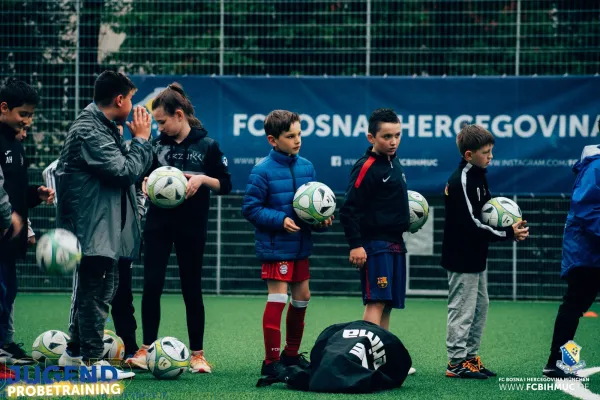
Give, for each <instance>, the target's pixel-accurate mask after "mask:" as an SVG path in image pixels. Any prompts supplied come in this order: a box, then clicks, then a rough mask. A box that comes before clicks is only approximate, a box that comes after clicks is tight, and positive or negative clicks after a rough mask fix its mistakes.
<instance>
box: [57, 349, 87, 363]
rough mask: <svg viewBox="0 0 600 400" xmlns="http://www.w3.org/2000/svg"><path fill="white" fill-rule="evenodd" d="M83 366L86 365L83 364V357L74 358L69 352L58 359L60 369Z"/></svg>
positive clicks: (65, 352)
mask: <svg viewBox="0 0 600 400" xmlns="http://www.w3.org/2000/svg"><path fill="white" fill-rule="evenodd" d="M83 365H85V364H84V363H83V357H82V356H78V357H73V356H72V355H71V354H69V350H65V351H64V353H62V354H61V355H60V358H59V359H58V366H59V367H81V366H83Z"/></svg>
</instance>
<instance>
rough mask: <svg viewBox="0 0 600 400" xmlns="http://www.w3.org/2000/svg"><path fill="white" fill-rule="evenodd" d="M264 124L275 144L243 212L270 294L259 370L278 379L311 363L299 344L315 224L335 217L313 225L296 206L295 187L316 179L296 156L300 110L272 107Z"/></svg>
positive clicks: (251, 181)
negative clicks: (288, 370) (283, 327)
mask: <svg viewBox="0 0 600 400" xmlns="http://www.w3.org/2000/svg"><path fill="white" fill-rule="evenodd" d="M264 127H265V133H266V136H267V140H268V141H269V144H270V145H271V146H273V149H272V150H271V152H270V153H269V155H268V156H267V157H265V158H264V159H263V160H262V161H261V162H259V163H258V164H256V165H255V166H254V168H252V172H251V173H250V177H249V178H248V185H247V186H246V194H245V196H244V201H243V204H242V214H243V215H244V217H245V218H246V219H247V220H248V221H250V222H251V223H252V225H254V226H255V228H256V229H255V245H256V256H257V257H258V259H259V260H260V261H261V262H262V275H261V276H262V279H263V280H266V281H267V289H268V298H267V306H266V308H265V312H264V314H263V334H264V343H265V353H266V356H265V360H264V361H263V364H262V369H261V375H263V378H264V379H267V380H268V379H275V378H276V377H277V375H278V374H279V372H280V371H281V370H282V369H283V368H284V367H287V366H290V365H300V366H301V367H306V366H307V361H306V360H305V359H304V357H303V356H302V355H299V354H298V350H299V348H300V342H301V341H302V334H303V332H304V315H305V313H306V307H307V305H308V301H309V299H310V291H309V287H308V279H309V277H310V275H309V271H308V257H309V256H310V255H311V251H312V238H311V230H313V229H315V230H322V229H324V228H326V227H328V226H329V225H331V223H332V221H333V217H332V218H330V219H328V220H327V221H325V222H323V223H322V224H320V225H317V226H311V225H308V224H307V223H305V222H303V221H302V220H300V219H299V218H298V217H297V216H296V213H295V212H294V209H293V207H292V201H293V198H294V194H295V193H296V190H297V189H298V188H299V187H300V186H302V185H303V184H305V183H308V182H311V181H315V180H316V175H315V169H314V167H313V165H312V163H311V162H310V161H308V160H307V159H305V158H302V157H299V156H298V152H299V151H300V145H301V142H302V140H301V138H300V135H301V131H300V117H299V115H298V114H296V113H293V112H290V111H285V110H275V111H272V112H271V113H270V114H269V115H267V118H265V123H264ZM288 283H289V285H290V287H291V292H292V300H291V302H290V306H289V307H288V312H287V317H286V340H285V341H286V345H285V348H284V350H283V352H282V353H281V356H280V353H279V352H280V346H281V329H280V325H281V315H282V313H283V309H284V308H285V305H286V303H287V299H288V295H287V292H288ZM262 380H263V379H261V380H259V384H257V386H260V382H261V381H262Z"/></svg>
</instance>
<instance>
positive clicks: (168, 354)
mask: <svg viewBox="0 0 600 400" xmlns="http://www.w3.org/2000/svg"><path fill="white" fill-rule="evenodd" d="M146 362H147V363H148V369H149V370H150V372H152V375H154V377H155V378H157V379H177V378H178V377H179V376H180V375H181V374H183V373H184V372H185V371H186V370H187V369H188V368H189V367H190V351H189V350H188V348H187V347H186V346H185V344H183V343H181V342H180V341H179V340H178V339H175V338H174V337H171V336H166V337H164V338H160V339H158V340H157V341H155V342H154V343H152V345H150V347H149V348H148V353H147V355H146Z"/></svg>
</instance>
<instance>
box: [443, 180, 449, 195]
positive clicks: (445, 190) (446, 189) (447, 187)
mask: <svg viewBox="0 0 600 400" xmlns="http://www.w3.org/2000/svg"><path fill="white" fill-rule="evenodd" d="M449 187H450V185H448V184H447V183H446V188H445V189H444V194H446V196H448V189H449Z"/></svg>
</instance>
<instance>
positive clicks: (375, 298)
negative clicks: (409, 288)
mask: <svg viewBox="0 0 600 400" xmlns="http://www.w3.org/2000/svg"><path fill="white" fill-rule="evenodd" d="M400 128H401V127H400V121H399V120H398V116H397V115H396V113H395V112H394V110H392V109H389V108H381V109H378V110H375V111H373V113H372V114H371V116H370V117H369V133H368V135H367V138H368V140H369V142H370V143H371V144H372V145H373V146H372V147H370V148H368V149H367V152H366V153H365V155H364V156H363V157H361V158H360V159H359V160H358V161H357V162H356V164H354V167H353V168H352V175H351V177H350V184H349V186H348V190H347V191H346V199H345V202H344V205H343V206H342V208H341V210H340V220H341V222H342V225H343V226H344V232H345V234H346V241H347V242H348V244H349V245H350V257H349V259H350V263H351V264H353V265H354V266H355V267H356V268H360V269H361V274H360V281H361V287H362V293H363V304H364V305H365V312H364V315H363V319H364V320H365V321H369V322H372V323H374V324H377V325H379V326H381V327H382V328H384V329H388V330H389V328H390V313H391V311H392V308H400V309H402V308H404V298H405V295H406V247H405V245H404V241H403V239H402V234H403V233H404V232H406V231H407V230H408V227H409V225H410V222H409V221H410V218H409V212H408V194H407V189H406V177H405V176H404V171H403V170H402V166H401V165H400V161H399V160H398V158H397V156H396V151H397V150H398V146H399V145H400V138H401V129H400ZM411 372H414V370H413V371H411Z"/></svg>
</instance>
